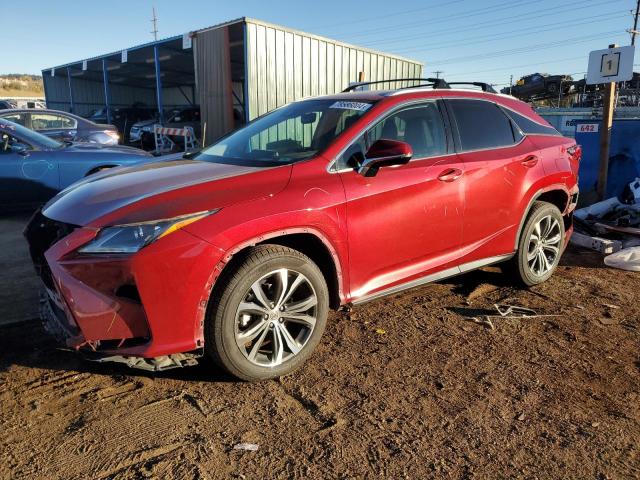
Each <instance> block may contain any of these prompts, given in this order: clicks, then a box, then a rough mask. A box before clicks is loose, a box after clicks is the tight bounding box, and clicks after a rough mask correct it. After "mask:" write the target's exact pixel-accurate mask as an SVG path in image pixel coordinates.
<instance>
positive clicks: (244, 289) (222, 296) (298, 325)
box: [205, 245, 329, 381]
mask: <svg viewBox="0 0 640 480" xmlns="http://www.w3.org/2000/svg"><path fill="white" fill-rule="evenodd" d="M230 268H231V269H232V270H230V271H228V272H225V273H223V276H222V277H221V278H220V280H219V282H220V286H219V288H216V291H215V292H214V294H213V296H212V299H211V308H210V309H209V312H208V315H207V320H206V324H205V340H206V343H205V350H206V352H207V353H208V354H209V356H210V357H212V358H213V360H214V361H215V362H216V363H217V364H218V365H219V366H221V367H222V368H224V369H225V370H226V371H228V372H229V373H231V374H232V375H234V376H236V377H238V378H241V379H243V380H247V381H259V380H266V379H269V378H275V377H280V376H283V375H286V374H288V373H291V372H293V371H294V370H296V369H297V368H299V367H300V366H301V365H302V364H303V363H304V362H305V361H306V360H307V358H308V357H309V356H310V355H311V353H312V352H313V350H314V349H315V347H316V346H317V344H318V343H319V342H320V338H321V337H322V333H323V331H324V328H325V325H326V321H327V314H328V311H329V292H328V289H327V284H326V282H325V279H324V277H323V275H322V272H321V271H320V269H319V268H318V266H317V265H316V264H315V263H313V261H311V259H310V258H309V257H307V256H306V255H303V254H302V253H300V252H298V251H297V250H293V249H291V248H287V247H283V246H280V245H260V246H257V247H253V248H251V249H250V250H248V251H247V252H246V254H243V256H242V258H240V259H239V261H238V262H237V263H236V264H235V265H234V266H230Z"/></svg>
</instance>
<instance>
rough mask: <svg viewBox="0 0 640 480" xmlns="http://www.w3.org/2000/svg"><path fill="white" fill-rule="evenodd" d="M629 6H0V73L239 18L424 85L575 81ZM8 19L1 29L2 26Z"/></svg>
mask: <svg viewBox="0 0 640 480" xmlns="http://www.w3.org/2000/svg"><path fill="white" fill-rule="evenodd" d="M635 3H636V2H635V0H510V1H505V0H482V1H478V0H449V1H443V0H403V1H395V2H390V1H378V0H369V1H366V2H365V1H349V0H341V1H334V0H321V1H313V2H311V1H305V0H296V1H291V0H283V1H267V0H263V1H257V0H236V1H234V2H229V1H225V2H221V1H210V0H209V1H207V0H179V1H175V0H173V1H169V0H155V1H150V0H128V1H122V0H110V1H108V2H98V1H95V0H86V1H73V2H72V1H66V2H65V1H56V2H53V1H51V0H30V1H27V2H16V1H11V0H0V5H1V6H0V12H1V13H0V17H1V18H3V20H4V21H3V22H2V23H3V26H2V28H1V29H0V42H1V43H2V45H4V47H5V48H4V49H3V54H2V56H3V58H2V61H0V74H2V73H40V70H41V69H42V68H46V67H51V66H55V65H60V64H64V63H67V62H70V61H76V60H80V59H83V58H87V57H92V56H95V55H99V54H102V53H108V52H111V51H116V50H120V49H122V48H126V47H128V46H132V45H137V44H140V43H145V42H148V41H150V40H152V36H151V33H150V31H151V22H150V18H151V8H152V6H155V7H156V11H157V15H158V30H159V35H160V37H167V36H172V35H177V34H182V33H184V32H187V31H190V30H196V29H198V28H200V27H205V26H208V25H213V24H216V23H219V22H222V21H225V20H230V19H233V18H237V17H241V16H248V17H254V18H259V19H261V20H265V21H270V22H273V23H278V24H282V25H285V26H288V27H291V28H296V29H299V30H304V31H308V32H311V33H315V34H318V35H323V36H327V37H330V38H335V39H338V40H342V41H345V42H349V43H354V44H356V45H361V46H366V47H370V48H374V49H376V50H382V51H386V52H391V53H395V54H398V55H403V56H406V57H409V58H413V59H416V60H419V61H421V62H423V63H424V64H425V73H426V74H427V75H429V76H431V75H432V72H434V71H436V70H440V71H443V72H444V73H443V76H444V77H445V78H447V79H451V80H477V81H487V82H491V83H496V84H508V82H509V77H510V75H514V79H517V78H518V77H519V76H521V75H524V74H527V73H532V72H535V71H542V72H549V73H570V74H574V77H576V78H582V76H583V74H584V71H585V70H586V65H587V56H588V52H589V51H590V50H595V49H599V48H606V47H607V46H608V44H610V43H619V44H620V45H628V44H629V34H628V33H626V32H625V30H626V29H628V28H630V27H631V23H632V17H631V14H630V12H631V10H632V9H633V8H635ZM9 19H10V21H8V20H9Z"/></svg>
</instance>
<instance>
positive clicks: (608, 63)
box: [587, 45, 634, 85]
mask: <svg viewBox="0 0 640 480" xmlns="http://www.w3.org/2000/svg"><path fill="white" fill-rule="evenodd" d="M633 53H634V49H633V46H632V45H630V46H627V47H617V48H607V49H605V50H594V51H593V52H591V53H590V54H589V68H588V69H587V84H589V85H594V84H598V83H611V82H626V81H627V80H631V78H632V77H633Z"/></svg>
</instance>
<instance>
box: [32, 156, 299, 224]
mask: <svg viewBox="0 0 640 480" xmlns="http://www.w3.org/2000/svg"><path fill="white" fill-rule="evenodd" d="M290 174H291V165H283V166H279V167H272V168H259V167H245V166H238V165H227V164H220V163H210V162H203V161H197V160H179V161H159V162H153V163H147V164H143V165H136V166H133V167H119V168H113V169H109V170H105V171H103V172H100V173H97V174H94V175H91V176H89V177H87V178H86V179H84V180H82V181H80V182H77V183H75V184H73V185H71V186H70V187H68V188H67V189H65V190H63V191H62V192H60V193H59V194H58V195H56V196H55V197H54V198H53V199H51V200H50V201H49V203H47V205H45V207H44V209H43V213H44V215H45V216H47V217H49V218H51V219H54V220H57V221H60V222H64V223H69V224H72V225H79V226H89V227H103V226H106V225H117V224H123V223H133V222H144V221H150V220H158V219H163V218H172V217H175V216H178V215H186V214H190V213H195V212H202V211H206V210H213V209H217V208H224V207H226V206H229V205H232V204H236V203H240V202H243V201H249V200H253V199H256V198H260V197H265V196H268V195H272V194H276V193H278V192H280V191H281V190H282V189H283V188H284V187H285V186H286V184H287V183H288V181H289V177H290Z"/></svg>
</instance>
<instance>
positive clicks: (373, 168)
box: [358, 138, 413, 177]
mask: <svg viewBox="0 0 640 480" xmlns="http://www.w3.org/2000/svg"><path fill="white" fill-rule="evenodd" d="M412 155H413V150H412V149H411V145H409V144H408V143H405V142H400V141H398V140H385V139H384V138H381V139H380V140H376V141H375V142H373V145H371V147H370V148H369V150H368V151H367V154H366V156H365V160H364V162H362V164H361V165H360V167H358V173H359V174H360V175H362V176H364V177H373V176H375V175H376V174H377V173H378V169H379V168H380V167H391V166H394V165H406V164H407V163H408V162H409V160H411V157H412Z"/></svg>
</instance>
